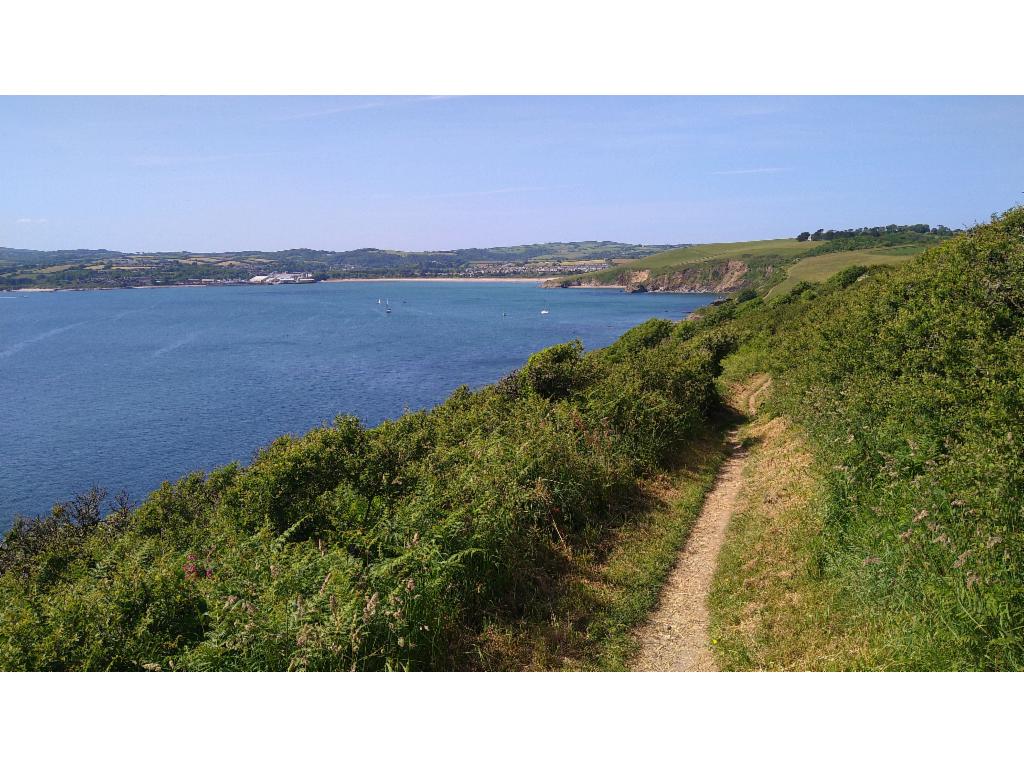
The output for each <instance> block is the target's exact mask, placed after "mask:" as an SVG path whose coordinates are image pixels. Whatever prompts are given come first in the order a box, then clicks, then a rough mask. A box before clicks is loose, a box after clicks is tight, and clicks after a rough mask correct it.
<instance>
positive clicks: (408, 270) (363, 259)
mask: <svg viewBox="0 0 1024 768" xmlns="http://www.w3.org/2000/svg"><path fill="white" fill-rule="evenodd" d="M676 247H678V246H676V245H672V244H665V245H636V244H632V243H618V242H613V241H609V240H588V241H582V242H569V243H561V242H558V243H534V244H529V245H512V246H499V247H494V248H462V249H457V250H450V251H397V250H384V249H379V248H358V249H355V250H350V251H325V250H315V249H311V248H293V249H289V250H283V251H227V252H222V253H193V252H189V251H176V252H149V253H125V252H123V251H111V250H106V249H99V250H88V249H71V250H58V251H34V250H28V249H24V248H3V247H0V289H4V288H7V289H10V288H90V287H93V288H104V287H126V286H138V285H157V284H170V283H181V282H188V281H196V280H214V281H218V280H221V281H222V280H242V279H247V278H249V277H252V276H253V275H256V274H260V273H265V272H269V271H301V272H311V273H313V274H314V275H315V276H316V277H317V278H318V279H325V278H330V277H440V276H449V275H460V276H481V277H482V276H488V275H505V274H508V275H513V274H518V275H522V274H525V275H530V276H545V275H557V274H569V273H574V272H580V271H586V270H590V271H592V270H595V269H600V268H602V267H604V266H608V265H611V264H612V263H615V262H618V261H633V260H637V259H641V258H645V257H648V256H651V255H655V254H657V253H659V252H661V251H665V250H669V249H672V248H676Z"/></svg>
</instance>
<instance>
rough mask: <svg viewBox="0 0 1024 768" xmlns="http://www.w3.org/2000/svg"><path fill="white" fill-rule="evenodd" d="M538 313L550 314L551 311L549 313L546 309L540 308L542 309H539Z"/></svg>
mask: <svg viewBox="0 0 1024 768" xmlns="http://www.w3.org/2000/svg"><path fill="white" fill-rule="evenodd" d="M540 313H541V314H542V315H550V314H551V313H550V312H548V311H547V310H546V309H542V310H541V311H540Z"/></svg>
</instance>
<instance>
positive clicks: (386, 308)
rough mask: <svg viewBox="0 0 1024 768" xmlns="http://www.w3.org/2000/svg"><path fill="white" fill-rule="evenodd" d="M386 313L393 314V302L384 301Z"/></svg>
mask: <svg viewBox="0 0 1024 768" xmlns="http://www.w3.org/2000/svg"><path fill="white" fill-rule="evenodd" d="M384 314H387V315H390V314H391V303H390V302H387V301H386V302H384Z"/></svg>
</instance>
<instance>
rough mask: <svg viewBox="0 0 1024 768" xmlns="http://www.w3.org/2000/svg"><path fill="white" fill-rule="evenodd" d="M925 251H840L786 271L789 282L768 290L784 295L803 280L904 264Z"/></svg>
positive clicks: (899, 248)
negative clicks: (849, 269)
mask: <svg viewBox="0 0 1024 768" xmlns="http://www.w3.org/2000/svg"><path fill="white" fill-rule="evenodd" d="M924 249H925V246H924V245H918V244H913V245H897V246H893V247H892V248H869V249H866V250H862V251H837V252H835V253H823V254H822V255H820V256H809V257H808V258H806V259H801V260H800V261H798V262H797V263H796V264H793V265H792V266H790V267H788V268H787V269H786V279H785V280H783V281H782V282H781V283H779V284H778V285H776V286H775V287H773V288H772V289H771V290H770V291H768V295H769V296H782V295H783V294H785V293H786V292H787V291H789V290H790V289H792V288H793V286H794V285H796V284H797V283H799V282H800V281H801V280H806V281H807V282H809V283H821V282H824V281H825V280H827V279H828V278H830V277H832V275H834V274H837V273H838V272H841V271H842V270H844V269H846V268H847V267H852V266H855V265H862V266H865V267H874V266H877V265H880V264H902V263H904V262H906V261H909V260H910V259H912V258H914V256H916V255H917V254H919V253H921V251H923V250H924Z"/></svg>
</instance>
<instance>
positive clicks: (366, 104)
mask: <svg viewBox="0 0 1024 768" xmlns="http://www.w3.org/2000/svg"><path fill="white" fill-rule="evenodd" d="M458 98H460V97H459V96H409V97H406V98H401V97H392V98H388V99H379V100H377V101H363V102H359V103H356V104H339V105H337V106H335V107H328V108H326V109H318V110H315V111H312V112H300V113H298V114H295V115H285V116H283V117H278V118H276V119H277V120H310V119H313V118H316V117H327V116H328V115H337V114H341V113H343V112H360V111H362V110H365V109H386V108H388V107H398V106H402V105H404V104H415V103H417V102H421V101H443V100H445V99H458Z"/></svg>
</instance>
